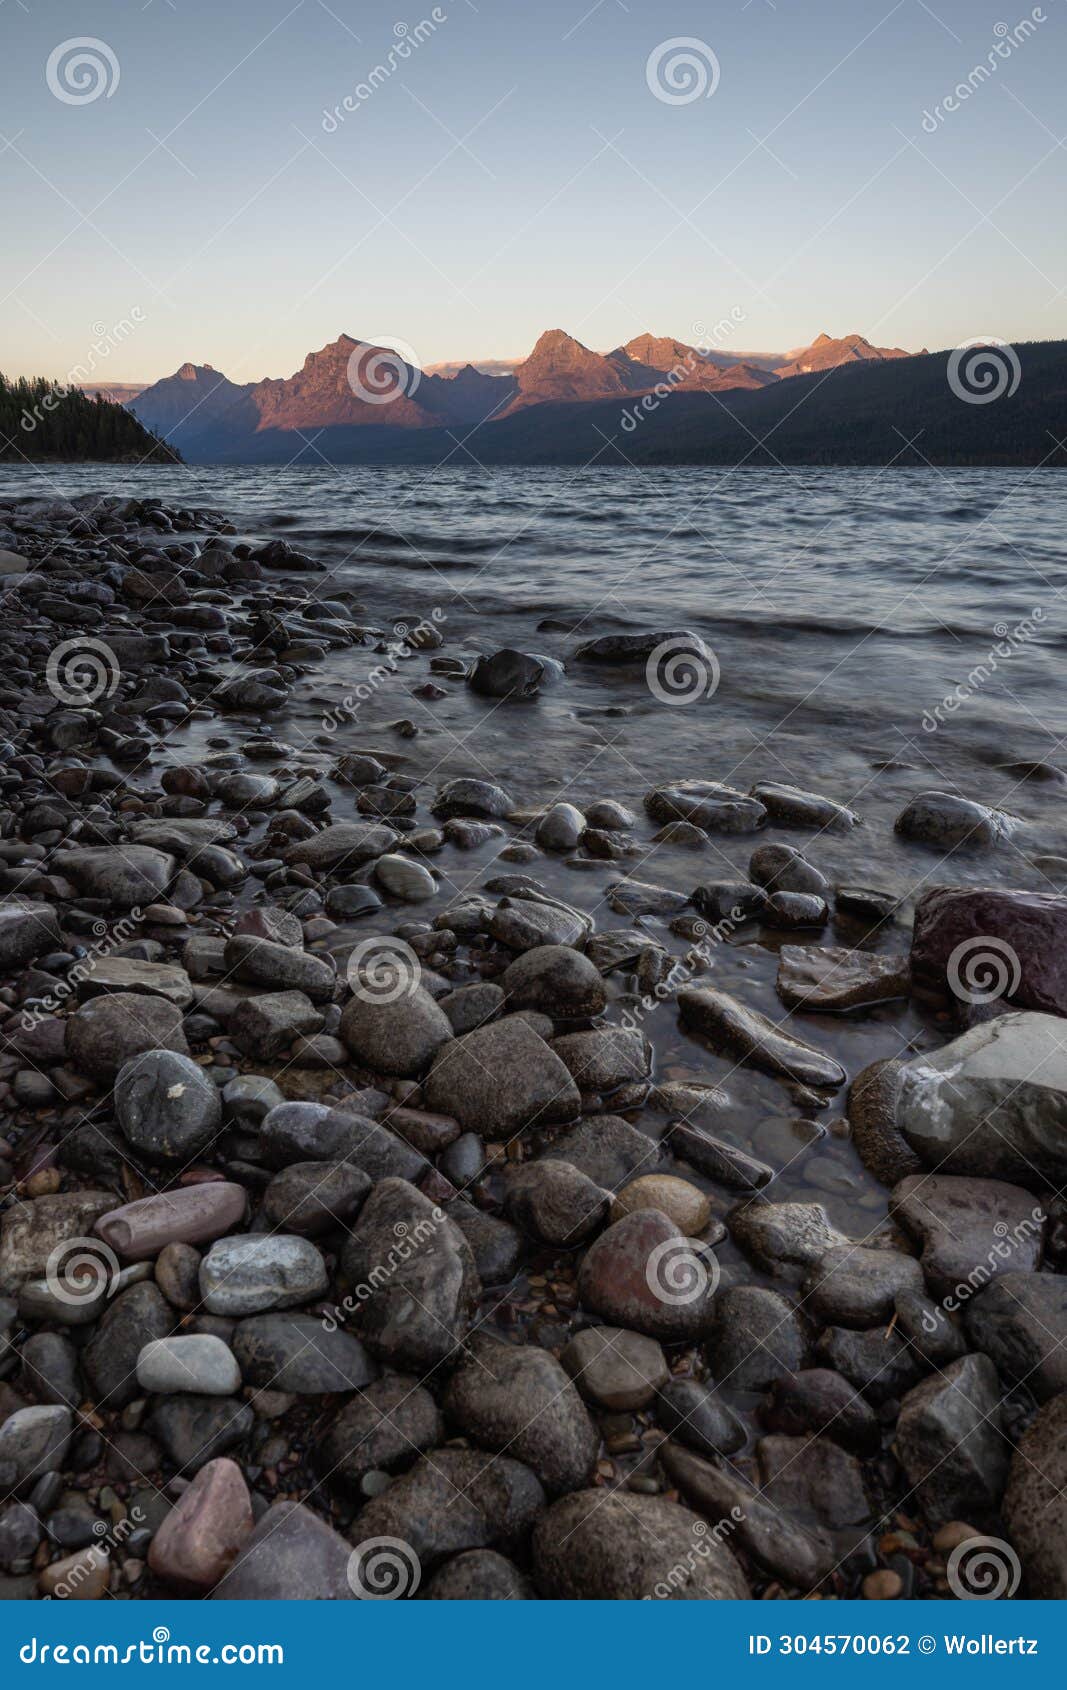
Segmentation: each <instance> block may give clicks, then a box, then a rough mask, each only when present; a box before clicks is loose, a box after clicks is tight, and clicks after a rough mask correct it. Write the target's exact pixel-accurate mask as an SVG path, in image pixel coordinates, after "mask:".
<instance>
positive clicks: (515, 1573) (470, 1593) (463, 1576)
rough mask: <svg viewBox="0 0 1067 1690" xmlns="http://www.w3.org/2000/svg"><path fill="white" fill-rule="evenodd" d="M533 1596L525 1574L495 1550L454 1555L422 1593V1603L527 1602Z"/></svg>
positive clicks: (481, 1550) (471, 1550)
mask: <svg viewBox="0 0 1067 1690" xmlns="http://www.w3.org/2000/svg"><path fill="white" fill-rule="evenodd" d="M536 1595H537V1592H536V1591H535V1590H534V1588H533V1585H532V1584H531V1583H530V1581H529V1579H528V1578H527V1577H526V1576H525V1574H523V1573H520V1571H519V1569H518V1567H516V1565H515V1563H514V1562H513V1561H509V1560H508V1559H507V1557H506V1556H504V1555H498V1554H497V1552H496V1550H495V1549H468V1550H467V1552H466V1554H464V1555H453V1557H452V1559H451V1560H450V1561H446V1562H445V1563H444V1565H443V1566H441V1567H438V1569H437V1571H436V1572H435V1573H434V1575H433V1577H432V1578H431V1579H429V1580H428V1582H427V1583H426V1584H425V1585H424V1586H423V1590H422V1596H423V1601H425V1602H528V1601H532V1600H534V1599H535V1598H536Z"/></svg>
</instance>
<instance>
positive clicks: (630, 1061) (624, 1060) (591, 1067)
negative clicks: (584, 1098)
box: [551, 1027, 652, 1096]
mask: <svg viewBox="0 0 1067 1690" xmlns="http://www.w3.org/2000/svg"><path fill="white" fill-rule="evenodd" d="M551 1048H552V1049H553V1050H554V1051H555V1053H556V1055H557V1056H558V1057H559V1059H560V1061H561V1062H562V1063H563V1066H564V1067H565V1068H566V1069H567V1070H568V1072H569V1073H570V1074H572V1075H573V1076H574V1080H575V1083H576V1085H577V1086H578V1087H579V1088H580V1090H581V1091H583V1092H586V1093H590V1092H591V1093H597V1094H602V1095H608V1096H610V1094H611V1093H612V1092H613V1091H616V1090H617V1089H618V1087H619V1086H630V1085H641V1084H643V1083H644V1081H646V1080H647V1079H648V1076H649V1074H650V1073H651V1072H652V1046H651V1043H650V1042H649V1040H648V1039H647V1038H646V1037H645V1035H644V1033H641V1032H638V1031H637V1029H636V1028H629V1027H591V1028H590V1029H589V1030H588V1031H587V1032H581V1033H564V1035H563V1036H562V1038H558V1039H553V1040H552V1046H551Z"/></svg>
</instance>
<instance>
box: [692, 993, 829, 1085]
mask: <svg viewBox="0 0 1067 1690" xmlns="http://www.w3.org/2000/svg"><path fill="white" fill-rule="evenodd" d="M678 1008H679V1011H680V1014H681V1019H682V1026H683V1027H684V1028H685V1029H686V1030H687V1031H688V1032H695V1033H699V1034H700V1035H701V1036H702V1037H703V1038H705V1039H707V1040H708V1042H709V1044H711V1045H712V1047H713V1048H714V1050H715V1051H716V1052H717V1053H718V1054H719V1055H720V1056H728V1057H730V1058H731V1059H732V1060H733V1061H735V1062H738V1063H740V1064H742V1065H743V1066H746V1067H750V1068H758V1069H760V1070H762V1072H764V1073H766V1074H773V1075H775V1076H777V1077H778V1078H779V1079H785V1080H795V1081H799V1082H800V1083H801V1084H802V1085H809V1086H829V1087H833V1088H836V1087H838V1086H841V1085H843V1084H844V1082H845V1071H844V1069H843V1068H842V1067H841V1065H840V1063H838V1062H835V1061H834V1059H833V1058H832V1057H830V1056H826V1055H824V1053H823V1052H822V1051H820V1050H816V1049H815V1048H814V1046H812V1045H808V1044H805V1043H804V1042H803V1041H802V1040H801V1039H798V1038H795V1037H793V1035H792V1034H789V1033H783V1032H782V1031H781V1030H780V1029H779V1028H777V1027H776V1026H775V1025H774V1023H773V1022H772V1021H771V1020H769V1018H768V1017H767V1016H766V1015H761V1014H760V1013H759V1011H758V1010H755V1009H749V1008H748V1007H747V1005H745V1004H743V1003H741V1002H740V1001H739V1000H738V999H737V998H734V997H731V996H730V994H729V993H728V992H719V991H714V990H712V989H711V988H710V987H707V986H701V987H691V988H689V989H688V990H686V991H684V992H679V994H678Z"/></svg>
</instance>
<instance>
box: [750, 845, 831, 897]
mask: <svg viewBox="0 0 1067 1690" xmlns="http://www.w3.org/2000/svg"><path fill="white" fill-rule="evenodd" d="M748 872H749V877H750V879H752V880H754V881H755V882H756V885H757V886H762V887H763V888H764V889H765V890H766V891H768V892H798V893H805V894H807V895H808V896H812V897H817V898H824V899H825V898H827V897H828V896H829V893H830V884H829V881H828V880H827V879H826V876H825V875H824V874H823V873H822V872H821V870H819V869H817V868H816V867H815V864H814V863H809V861H808V859H807V857H805V855H804V853H803V852H802V851H798V850H797V848H796V846H795V845H760V846H758V847H757V849H756V850H755V851H753V853H752V856H751V857H750V859H749V864H748Z"/></svg>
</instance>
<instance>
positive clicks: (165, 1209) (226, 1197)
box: [93, 1180, 248, 1262]
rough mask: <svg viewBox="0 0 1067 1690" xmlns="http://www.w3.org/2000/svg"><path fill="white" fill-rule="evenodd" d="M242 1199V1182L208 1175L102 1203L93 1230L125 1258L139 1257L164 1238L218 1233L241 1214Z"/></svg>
mask: <svg viewBox="0 0 1067 1690" xmlns="http://www.w3.org/2000/svg"><path fill="white" fill-rule="evenodd" d="M247 1204H248V1195H247V1193H246V1191H245V1189H244V1186H241V1185H235V1184H232V1183H231V1182H229V1181H221V1180H213V1181H211V1182H210V1183H208V1184H206V1185H186V1186H179V1187H177V1188H176V1189H175V1190H174V1191H161V1192H159V1193H158V1195H157V1196H155V1197H139V1198H138V1199H137V1201H136V1202H134V1203H124V1204H123V1205H122V1207H121V1208H118V1209H108V1210H107V1212H106V1213H105V1214H102V1215H100V1216H99V1217H98V1219H97V1221H96V1223H95V1226H94V1228H93V1230H94V1232H95V1233H96V1234H97V1236H98V1237H99V1238H102V1239H103V1240H104V1243H105V1244H108V1245H110V1246H111V1248H112V1249H113V1250H114V1251H116V1252H117V1254H118V1255H120V1256H124V1257H125V1258H126V1260H127V1261H128V1262H144V1261H149V1260H152V1259H153V1258H154V1257H156V1256H158V1255H159V1253H160V1251H161V1250H163V1249H165V1248H166V1246H167V1245H168V1244H204V1243H206V1242H208V1241H209V1240H212V1239H215V1238H222V1237H223V1236H224V1235H225V1234H226V1233H228V1232H232V1231H233V1229H234V1227H235V1226H237V1225H238V1223H239V1222H240V1221H242V1220H243V1219H244V1214H245V1209H246V1207H247Z"/></svg>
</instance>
